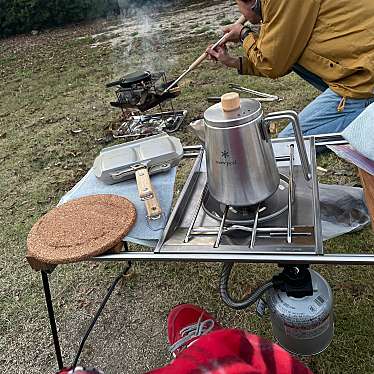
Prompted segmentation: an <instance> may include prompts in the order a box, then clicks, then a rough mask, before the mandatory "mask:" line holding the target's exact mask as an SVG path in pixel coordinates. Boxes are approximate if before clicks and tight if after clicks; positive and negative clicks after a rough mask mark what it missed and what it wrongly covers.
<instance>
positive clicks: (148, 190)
mask: <svg viewBox="0 0 374 374" xmlns="http://www.w3.org/2000/svg"><path fill="white" fill-rule="evenodd" d="M135 177H136V184H137V186H138V192H139V197H140V198H141V199H147V198H150V197H152V196H153V188H152V184H151V179H150V178H149V174H148V170H147V168H141V169H138V170H136V171H135Z"/></svg>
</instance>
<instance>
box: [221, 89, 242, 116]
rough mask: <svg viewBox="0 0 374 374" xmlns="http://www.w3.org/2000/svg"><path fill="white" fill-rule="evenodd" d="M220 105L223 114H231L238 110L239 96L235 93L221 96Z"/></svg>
mask: <svg viewBox="0 0 374 374" xmlns="http://www.w3.org/2000/svg"><path fill="white" fill-rule="evenodd" d="M221 105H222V109H223V111H224V112H232V111H233V110H237V109H239V108H240V96H239V94H238V93H237V92H229V93H226V94H224V95H222V96H221Z"/></svg>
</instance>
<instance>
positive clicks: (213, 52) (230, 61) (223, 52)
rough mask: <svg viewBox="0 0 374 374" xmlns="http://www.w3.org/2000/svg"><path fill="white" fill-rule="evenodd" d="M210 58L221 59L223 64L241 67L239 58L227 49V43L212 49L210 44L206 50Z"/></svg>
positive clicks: (230, 66)
mask: <svg viewBox="0 0 374 374" xmlns="http://www.w3.org/2000/svg"><path fill="white" fill-rule="evenodd" d="M206 53H207V54H208V58H209V60H214V61H220V62H221V63H222V64H223V65H225V66H227V67H229V68H236V69H239V64H240V63H239V59H238V58H236V57H232V56H230V54H229V53H228V51H227V47H226V45H223V46H218V47H216V48H215V49H212V46H211V45H210V46H209V47H208V49H207V50H206Z"/></svg>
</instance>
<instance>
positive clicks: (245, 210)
mask: <svg viewBox="0 0 374 374" xmlns="http://www.w3.org/2000/svg"><path fill="white" fill-rule="evenodd" d="M280 177H281V180H280V184H279V187H278V189H277V191H276V192H275V193H274V194H273V195H272V196H270V197H269V198H268V199H266V200H265V201H263V202H261V203H260V209H259V215H258V222H266V221H269V220H271V219H273V218H275V217H277V216H278V215H279V214H282V213H283V212H285V211H286V210H287V207H288V182H289V180H288V178H287V177H286V176H284V175H281V176H280ZM202 207H203V209H204V211H205V213H207V214H208V215H209V216H210V217H212V218H214V219H216V220H218V221H221V220H222V218H223V214H224V211H225V204H222V203H220V202H219V201H217V200H216V199H215V198H214V197H213V196H212V195H211V194H210V192H209V190H208V189H207V191H206V195H205V197H204V200H203V204H202ZM256 210H257V205H252V206H247V207H234V206H230V207H229V209H228V212H227V217H226V223H227V224H231V225H235V224H239V225H240V224H242V225H250V224H253V223H254V221H255V218H256Z"/></svg>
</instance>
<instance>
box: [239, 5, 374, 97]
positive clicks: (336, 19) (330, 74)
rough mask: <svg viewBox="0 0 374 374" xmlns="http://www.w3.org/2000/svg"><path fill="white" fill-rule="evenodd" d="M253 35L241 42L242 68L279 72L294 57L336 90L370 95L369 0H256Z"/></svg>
mask: <svg viewBox="0 0 374 374" xmlns="http://www.w3.org/2000/svg"><path fill="white" fill-rule="evenodd" d="M261 6H262V19H263V22H262V25H261V29H260V33H259V35H258V37H256V36H255V35H254V34H252V33H251V34H249V35H248V36H247V37H246V38H245V40H244V43H243V46H244V49H245V51H246V56H247V58H244V59H243V69H242V73H243V74H250V75H258V76H265V77H270V78H278V77H281V76H283V75H286V74H288V73H289V72H290V71H291V70H292V66H293V65H294V64H295V63H298V64H300V65H301V66H303V67H304V68H305V69H307V70H309V71H310V72H312V73H314V74H316V75H318V76H319V77H320V78H321V79H322V80H324V81H325V82H326V83H327V84H328V86H329V87H330V88H331V89H332V90H333V91H334V92H336V93H337V94H338V95H340V96H343V97H350V98H369V97H373V96H374V0H261Z"/></svg>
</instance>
